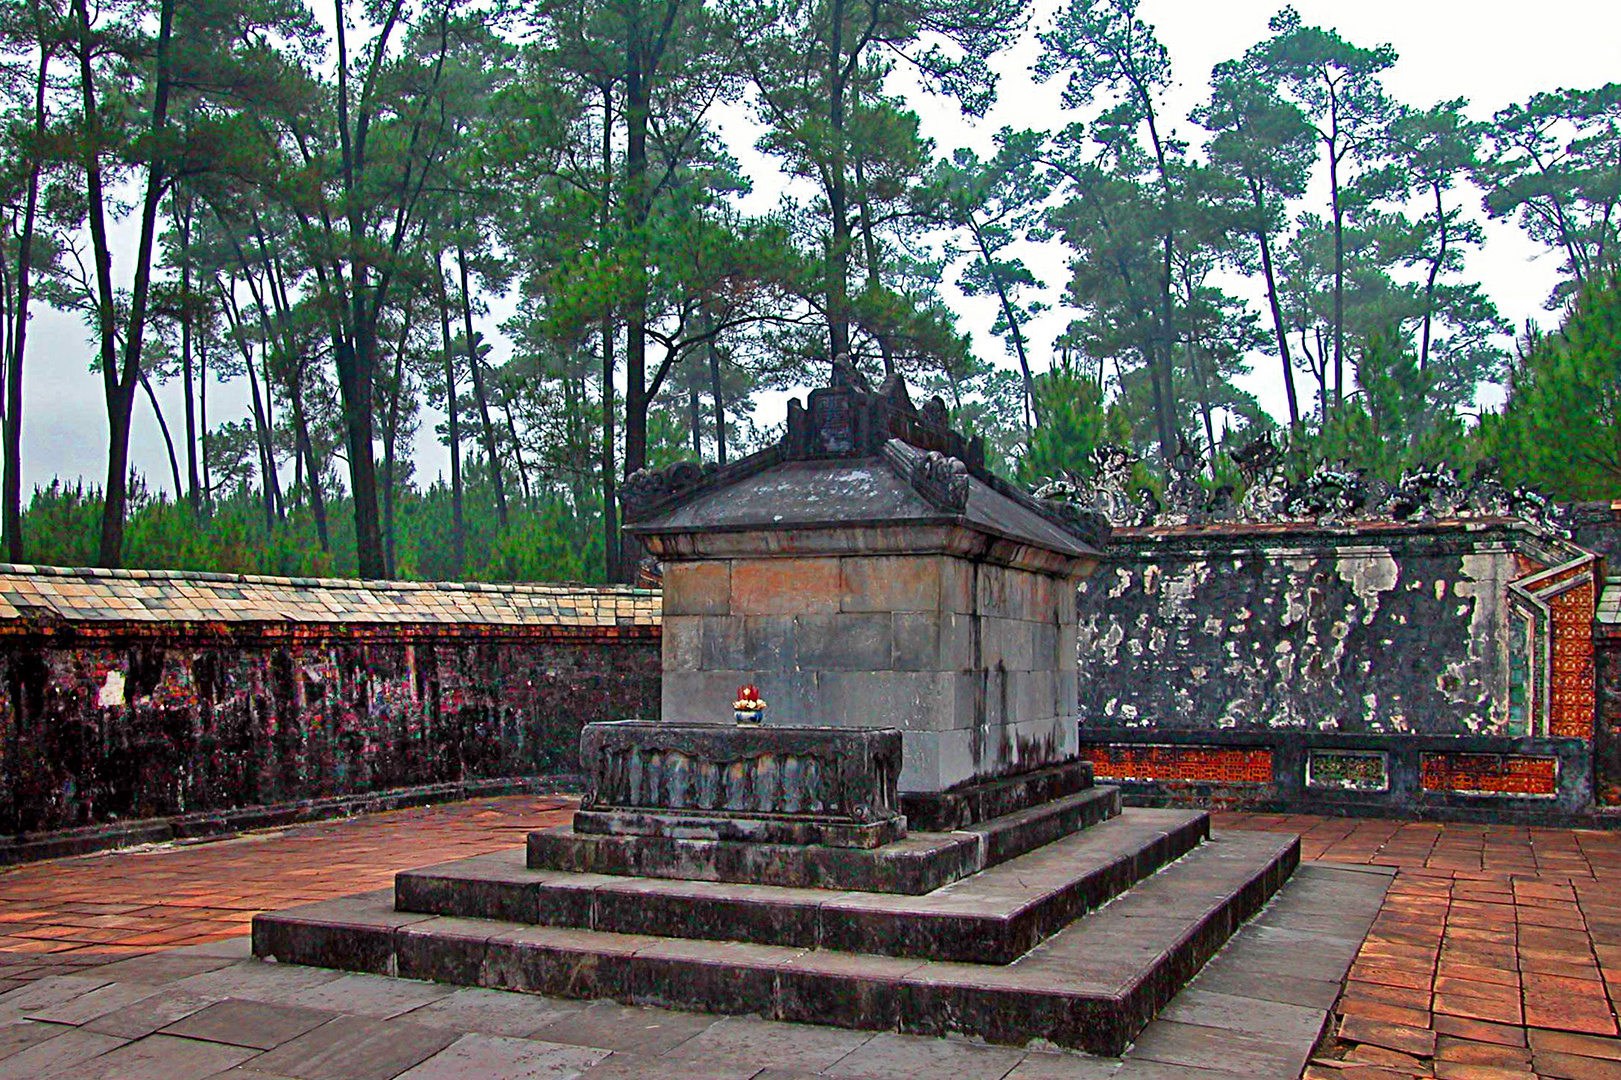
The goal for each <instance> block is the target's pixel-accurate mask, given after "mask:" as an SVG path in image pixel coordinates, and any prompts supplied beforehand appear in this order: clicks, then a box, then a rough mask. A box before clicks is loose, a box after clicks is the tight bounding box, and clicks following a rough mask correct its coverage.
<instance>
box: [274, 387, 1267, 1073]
mask: <svg viewBox="0 0 1621 1080" xmlns="http://www.w3.org/2000/svg"><path fill="white" fill-rule="evenodd" d="M835 373H836V375H835V380H834V385H833V386H831V387H828V388H824V389H822V390H818V391H815V392H813V393H812V395H811V398H810V403H809V407H808V408H804V407H799V406H798V405H797V403H796V405H795V406H793V407H791V409H790V414H789V425H788V434H787V437H786V438H785V439H784V441H783V442H782V443H781V444H779V445H777V446H774V447H771V448H769V449H767V450H765V451H763V452H762V453H760V454H757V455H754V456H753V457H751V458H748V459H746V460H744V461H742V462H739V463H738V464H736V465H734V466H731V467H729V468H726V469H721V470H715V471H712V472H706V471H704V470H702V469H699V468H698V467H696V466H691V467H678V468H676V469H674V470H671V471H667V472H665V473H662V474H658V475H653V476H647V475H642V476H639V477H637V478H633V479H634V480H635V481H636V482H635V483H629V484H627V489H628V490H627V493H626V500H625V502H626V516H627V518H628V519H629V520H630V522H631V523H632V528H633V529H634V530H635V531H636V532H637V533H638V535H640V536H641V537H642V539H643V541H644V542H645V543H646V544H647V546H648V547H649V548H650V549H651V550H652V551H653V552H655V553H656V554H657V555H659V556H660V557H661V558H662V559H664V560H666V571H665V572H666V575H667V581H668V592H667V595H666V600H665V604H666V607H665V610H666V618H667V621H666V630H665V639H664V663H665V676H664V678H665V683H664V694H663V713H664V717H663V720H662V721H660V722H639V721H629V722H616V723H604V724H592V725H589V726H588V727H587V729H586V731H585V734H584V737H583V739H582V751H581V756H582V760H583V761H584V763H585V765H586V769H587V775H588V781H589V783H590V785H591V789H590V791H589V793H588V794H587V796H586V798H585V800H584V802H583V803H582V806H581V808H580V811H579V812H578V814H576V816H575V819H574V821H573V823H572V824H571V825H570V826H564V827H559V828H555V829H549V830H544V831H539V832H535V833H532V834H531V835H530V837H529V842H528V845H527V846H526V848H525V849H523V850H515V851H512V852H501V853H497V854H494V855H487V856H479V857H475V858H471V859H463V860H458V861H456V862H452V863H447V864H443V865H440V866H434V867H427V868H424V869H419V870H412V871H408V872H404V873H401V874H400V875H398V877H397V879H396V882H395V889H394V891H393V893H392V895H388V894H383V895H375V894H374V895H366V896H359V897H353V898H349V899H346V900H341V901H334V902H330V903H324V904H315V905H310V906H307V907H303V908H297V909H293V910H290V911H284V912H279V913H275V914H267V915H261V916H260V917H259V918H257V919H256V920H255V922H254V951H255V953H256V954H257V955H259V956H261V957H274V958H276V959H277V960H280V961H284V962H294V963H305V964H317V965H322V966H327V967H337V968H344V969H349V970H357V971H370V972H379V973H387V974H395V975H401V976H407V977H413V978H425V979H435V980H440V981H446V982H452V983H460V984H466V985H479V986H487V987H496V988H502V989H511V990H527V991H533V992H539V993H546V994H552V995H559V996H568V997H582V998H614V999H617V1000H620V1001H626V1002H638V1003H644V1004H656V1005H664V1006H672V1007H678V1008H690V1009H699V1010H704V1011H710V1012H722V1013H756V1014H760V1015H764V1016H766V1017H769V1018H773V1019H780V1020H797V1021H804V1022H810V1023H820V1024H836V1025H841V1026H845V1027H853V1028H862V1029H877V1030H902V1031H907V1032H913V1033H919V1034H945V1033H947V1032H958V1033H963V1034H968V1035H973V1036H978V1037H982V1038H984V1039H986V1040H989V1041H992V1042H1000V1043H1012V1044H1026V1043H1030V1042H1033V1041H1042V1042H1047V1043H1056V1044H1058V1045H1061V1046H1067V1047H1075V1048H1081V1049H1085V1050H1089V1051H1092V1052H1096V1053H1104V1054H1115V1053H1119V1052H1120V1051H1121V1050H1122V1049H1123V1048H1124V1047H1125V1046H1126V1044H1127V1043H1128V1042H1129V1041H1130V1040H1131V1038H1132V1037H1133V1036H1134V1035H1135V1034H1136V1032H1137V1031H1139V1030H1140V1029H1141V1028H1142V1027H1143V1025H1144V1024H1146V1023H1147V1022H1148V1020H1149V1019H1151V1018H1152V1017H1153V1015H1154V1014H1155V1012H1156V1011H1157V1010H1158V1009H1159V1008H1160V1007H1161V1006H1163V1005H1164V1004H1165V1002H1166V1001H1168V1000H1169V999H1170V997H1171V996H1172V995H1173V994H1174V993H1175V992H1176V991H1177V989H1178V988H1179V987H1180V986H1182V984H1183V983H1185V982H1186V981H1187V980H1188V979H1189V978H1191V977H1192V976H1193V974H1194V973H1195V972H1196V971H1197V970H1198V969H1199V967H1200V966H1201V965H1202V964H1203V963H1204V962H1205V960H1207V959H1208V958H1209V957H1210V956H1212V955H1213V954H1214V953H1215V952H1216V951H1217V950H1218V949H1220V948H1221V946H1222V944H1223V943H1224V942H1225V941H1226V940H1227V938H1228V937H1229V936H1230V935H1231V934H1232V933H1233V931H1234V930H1235V929H1236V928H1237V927H1238V925H1239V924H1240V923H1242V922H1243V921H1244V920H1245V919H1246V918H1248V917H1249V916H1250V915H1251V914H1253V913H1254V912H1255V911H1257V910H1258V909H1259V908H1260V907H1261V906H1262V905H1263V904H1264V903H1265V902H1266V900H1267V899H1268V898H1269V897H1270V896H1271V895H1272V894H1273V893H1274V892H1275V891H1276V890H1277V889H1278V888H1279V887H1280V886H1281V885H1282V884H1283V882H1284V880H1285V879H1286V878H1287V877H1288V876H1289V874H1290V873H1291V872H1292V871H1293V869H1294V867H1295V865H1296V864H1297V862H1298V860H1299V841H1298V838H1296V837H1294V836H1284V835H1278V834H1268V833H1254V832H1251V833H1238V834H1228V835H1222V836H1217V837H1212V836H1211V833H1210V826H1209V817H1208V815H1207V814H1206V813H1204V812H1202V811H1198V810H1184V809H1128V810H1122V809H1121V803H1120V794H1119V791H1118V789H1116V788H1113V787H1105V786H1098V785H1094V784H1093V782H1092V774H1091V769H1090V767H1089V765H1088V763H1086V762H1085V761H1083V760H1081V759H1079V758H1078V756H1077V754H1076V730H1075V724H1076V721H1075V716H1074V709H1075V687H1074V681H1073V680H1074V640H1075V639H1074V632H1075V605H1074V586H1075V583H1076V580H1077V579H1078V578H1079V577H1081V576H1082V575H1084V574H1085V573H1086V572H1087V571H1088V570H1089V569H1090V568H1091V566H1092V564H1093V563H1094V562H1095V561H1096V559H1097V557H1098V555H1099V552H1100V549H1101V548H1102V546H1103V545H1104V544H1105V543H1106V541H1107V529H1106V527H1102V526H1100V524H1099V523H1098V521H1097V520H1096V519H1095V518H1093V517H1092V516H1091V515H1089V514H1085V513H1082V512H1080V511H1077V510H1075V509H1073V508H1071V507H1068V506H1066V505H1064V504H1061V503H1048V502H1043V501H1041V500H1037V499H1034V498H1032V497H1031V496H1029V495H1027V494H1025V493H1023V492H1022V491H1020V490H1018V489H1017V488H1014V487H1013V486H1012V485H1010V484H1008V483H1006V482H1005V481H1002V480H1000V479H999V478H997V477H995V476H993V475H991V474H990V473H988V472H987V471H986V470H985V469H984V467H983V463H982V456H981V455H980V454H979V453H978V450H977V447H975V446H974V445H972V444H970V443H967V442H966V441H964V440H963V439H962V438H961V437H960V436H957V435H956V434H955V433H953V432H951V431H949V430H948V429H947V428H946V426H945V424H944V422H943V419H944V408H943V406H941V405H940V404H939V403H938V401H935V402H931V403H930V405H929V406H927V407H925V408H924V409H922V410H918V409H916V408H914V407H913V406H912V404H911V402H910V401H909V400H908V398H907V396H906V393H905V390H904V388H903V387H902V386H901V385H900V384H899V383H898V382H892V383H889V384H886V386H885V387H884V388H883V389H882V390H880V391H878V392H876V393H875V392H873V391H871V390H869V389H868V388H867V387H866V386H864V385H862V384H861V383H860V381H859V379H857V378H856V377H855V376H854V375H853V374H851V373H849V372H848V371H847V370H841V369H840V368H838V367H836V368H835ZM750 683H752V684H754V685H757V686H758V687H759V688H760V693H761V696H762V697H763V698H764V699H765V700H766V701H767V703H768V709H767V712H766V723H765V724H764V725H761V726H754V725H734V724H732V723H731V712H732V706H731V702H732V700H733V697H734V694H735V691H736V689H737V687H738V686H739V685H740V684H750Z"/></svg>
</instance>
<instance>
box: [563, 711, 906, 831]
mask: <svg viewBox="0 0 1621 1080" xmlns="http://www.w3.org/2000/svg"><path fill="white" fill-rule="evenodd" d="M900 749H901V736H900V733H899V732H898V731H895V730H893V729H880V728H861V729H855V730H840V729H837V728H829V727H814V728H812V727H775V726H774V727H765V726H758V725H713V724H711V725H698V724H694V725H679V724H671V723H668V722H660V723H648V722H644V721H632V720H627V721H620V722H617V723H608V724H588V725H586V728H585V731H584V733H583V734H582V735H581V737H580V759H581V763H582V765H583V767H584V768H585V771H586V776H587V778H588V780H589V783H590V787H589V789H588V791H587V793H586V797H585V800H584V802H583V803H582V804H581V810H580V813H578V814H576V815H575V821H574V826H575V831H577V832H582V833H610V834H634V835H643V836H662V837H673V838H693V839H708V840H745V839H747V840H761V841H764V842H769V843H824V844H831V845H834V846H839V847H877V846H878V845H879V844H883V843H888V842H891V841H893V840H896V839H899V838H900V837H901V836H903V835H905V824H904V821H903V820H901V819H899V818H898V811H897V809H896V807H897V806H898V804H899V800H898V796H897V792H896V787H895V784H896V779H897V776H898V774H899V771H900V769H899V766H900Z"/></svg>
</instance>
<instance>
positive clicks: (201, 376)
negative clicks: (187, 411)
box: [197, 334, 214, 507]
mask: <svg viewBox="0 0 1621 1080" xmlns="http://www.w3.org/2000/svg"><path fill="white" fill-rule="evenodd" d="M197 423H198V425H199V426H200V428H201V432H200V434H199V435H198V438H197V445H198V446H199V448H200V456H201V458H202V461H201V462H200V464H201V465H202V467H203V498H204V499H205V500H207V505H208V506H210V507H212V506H213V503H214V481H213V478H212V477H211V476H209V473H208V335H207V334H204V335H203V336H202V337H200V338H198V339H197Z"/></svg>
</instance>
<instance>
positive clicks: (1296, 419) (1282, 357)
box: [1250, 180, 1300, 433]
mask: <svg viewBox="0 0 1621 1080" xmlns="http://www.w3.org/2000/svg"><path fill="white" fill-rule="evenodd" d="M1250 194H1251V196H1253V197H1254V199H1255V242H1256V243H1257V244H1259V245H1260V246H1261V272H1262V273H1263V274H1264V275H1265V277H1266V302H1267V306H1268V307H1270V308H1271V309H1272V329H1273V332H1274V333H1275V334H1276V335H1277V340H1278V360H1279V361H1280V362H1281V363H1282V364H1283V388H1284V391H1285V392H1286V393H1287V394H1288V395H1289V431H1290V432H1291V433H1298V432H1299V431H1300V401H1299V399H1298V398H1297V397H1296V396H1295V368H1294V365H1293V364H1292V363H1290V362H1289V335H1288V331H1287V330H1286V329H1285V328H1284V325H1283V305H1282V304H1281V303H1279V302H1278V278H1277V272H1276V269H1275V268H1274V266H1273V264H1272V237H1271V236H1270V235H1269V234H1268V233H1267V229H1266V224H1265V222H1266V205H1265V201H1264V198H1263V195H1262V192H1261V185H1260V183H1259V181H1256V180H1251V181H1250Z"/></svg>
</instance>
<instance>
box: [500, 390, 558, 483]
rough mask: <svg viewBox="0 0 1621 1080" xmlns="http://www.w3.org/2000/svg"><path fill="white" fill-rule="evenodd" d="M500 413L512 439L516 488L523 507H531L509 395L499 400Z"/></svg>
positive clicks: (526, 475) (527, 476)
mask: <svg viewBox="0 0 1621 1080" xmlns="http://www.w3.org/2000/svg"><path fill="white" fill-rule="evenodd" d="M564 381H565V382H566V381H567V380H566V379H565V380H564ZM501 411H502V412H504V413H505V414H506V417H507V434H508V435H510V436H511V437H512V467H513V468H515V469H517V470H518V486H519V487H520V488H521V489H523V501H524V505H525V506H531V507H532V506H533V505H534V502H533V501H532V499H533V496H532V495H531V493H530V491H529V470H528V469H526V468H524V464H523V445H522V444H521V443H519V442H518V423H517V421H515V420H514V419H513V418H512V395H511V394H507V395H506V396H505V397H503V398H502V399H501Z"/></svg>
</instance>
